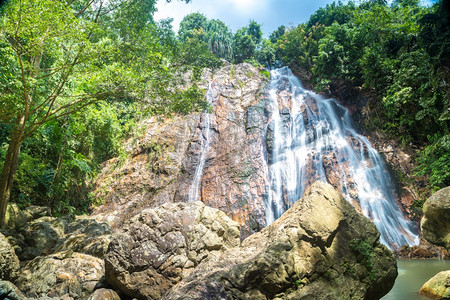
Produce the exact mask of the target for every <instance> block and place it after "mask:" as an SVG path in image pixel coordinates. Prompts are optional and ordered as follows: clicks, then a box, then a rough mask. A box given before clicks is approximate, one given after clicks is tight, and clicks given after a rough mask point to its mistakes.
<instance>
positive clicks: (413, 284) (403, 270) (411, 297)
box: [381, 259, 450, 300]
mask: <svg viewBox="0 0 450 300" xmlns="http://www.w3.org/2000/svg"><path fill="white" fill-rule="evenodd" d="M397 266H398V277H397V279H396V280H395V284H394V287H393V288H392V290H391V291H390V292H389V294H387V295H386V296H384V297H383V298H381V299H382V300H430V298H427V297H424V296H422V295H420V294H419V290H420V288H421V287H422V285H423V284H424V283H425V282H427V281H428V280H429V279H430V278H431V277H433V276H434V275H436V274H437V273H439V272H440V271H444V270H450V261H448V260H447V261H445V260H444V261H443V260H407V259H398V260H397Z"/></svg>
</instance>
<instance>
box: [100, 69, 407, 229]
mask: <svg viewBox="0 0 450 300" xmlns="http://www.w3.org/2000/svg"><path fill="white" fill-rule="evenodd" d="M268 84H269V83H268V80H267V78H265V77H264V76H262V75H261V73H260V70H258V69H256V68H254V67H253V66H251V65H250V64H240V65H229V66H226V67H223V68H222V69H220V70H217V71H214V72H205V73H204V74H203V86H202V88H203V89H205V91H207V99H208V101H209V102H210V103H211V110H210V111H209V112H203V113H193V114H190V115H187V116H176V117H173V118H171V119H166V120H157V119H150V120H147V121H145V122H144V123H143V124H142V128H143V130H142V133H141V134H137V135H136V137H135V138H133V139H130V140H129V141H128V142H127V144H126V153H127V156H126V157H122V158H115V159H112V160H110V161H108V162H106V163H105V165H104V168H103V170H102V172H101V174H100V176H99V177H98V178H97V180H96V182H95V190H94V195H95V197H96V199H98V201H99V203H100V204H101V205H99V206H97V207H96V208H94V209H93V213H94V214H95V215H97V216H98V217H100V218H103V219H107V220H108V221H110V222H112V223H113V225H116V226H119V225H120V224H122V223H123V221H125V220H127V219H129V218H130V217H132V216H133V215H135V214H137V213H138V212H140V211H141V210H142V209H144V208H154V207H157V206H159V205H161V204H164V203H170V202H189V201H197V200H200V201H202V202H203V203H205V204H206V205H208V206H211V207H214V208H218V209H220V210H222V211H223V212H225V213H226V214H227V215H228V216H229V217H231V218H232V219H233V220H235V221H237V222H238V223H239V224H240V225H241V226H242V232H241V235H242V237H246V236H248V235H249V234H251V233H254V232H258V231H260V230H261V229H262V228H264V227H265V226H266V220H269V219H270V218H268V217H267V216H266V212H267V211H268V210H273V209H274V208H273V207H272V206H273V205H272V204H265V201H267V199H269V200H270V199H271V198H270V197H271V195H272V194H273V193H274V189H273V185H274V183H273V180H274V179H273V178H270V179H269V177H270V176H269V175H270V174H269V173H271V174H272V175H273V174H274V172H272V169H271V166H272V165H274V164H276V163H277V162H278V160H280V161H281V160H283V159H284V161H285V163H286V164H287V165H286V167H289V164H293V163H294V162H292V159H290V158H289V157H288V156H286V155H285V156H283V153H284V151H285V150H286V149H287V147H288V146H286V145H281V146H280V145H275V142H274V141H275V136H274V135H275V122H274V121H275V119H276V118H280V119H281V120H278V121H277V122H278V123H279V124H280V125H279V127H280V128H278V129H277V130H278V132H279V134H278V135H280V134H281V136H288V135H287V133H286V132H288V131H289V132H290V131H293V130H294V131H295V128H294V127H295V126H294V125H292V124H293V120H294V119H295V120H297V119H296V118H297V117H296V116H295V114H294V112H293V111H290V110H292V109H293V108H292V107H290V106H291V105H292V102H293V101H294V100H293V99H294V98H295V97H297V96H296V94H295V92H294V90H296V88H293V87H292V86H291V85H290V84H289V83H288V82H285V84H284V85H283V84H282V85H280V86H278V87H276V88H275V89H273V87H271V88H268ZM271 93H276V101H275V102H276V103H278V104H277V105H278V106H279V108H278V109H277V110H276V113H274V111H273V109H274V108H273V105H272V104H270V101H271V100H270V99H272V98H271V97H272V96H273V95H271ZM310 94H311V93H309V92H304V97H305V99H304V101H307V102H308V103H309V104H308V107H306V106H305V105H302V106H299V108H298V109H300V110H303V111H302V117H303V120H304V123H305V124H307V123H311V124H312V125H311V126H313V127H312V128H311V129H307V130H306V131H305V132H304V135H305V136H304V138H305V145H306V146H308V145H310V144H317V145H318V146H317V147H319V146H320V145H322V144H321V141H320V140H319V138H320V137H322V136H325V135H330V136H331V135H333V132H331V131H330V130H331V129H333V128H331V129H330V128H328V129H327V128H322V131H321V132H318V129H317V128H316V127H317V126H319V125H320V124H322V123H323V122H322V121H321V120H319V119H317V120H315V119H314V118H315V116H314V115H315V114H316V113H317V111H318V110H319V104H318V102H317V103H316V101H315V100H314V99H312V100H314V101H312V100H311V99H310V100H311V101H309V100H308V99H309V98H311V97H313V98H314V97H315V96H311V95H310ZM294 96H295V97H294ZM330 103H331V102H330ZM331 104H332V103H331ZM331 104H330V105H331ZM333 105H334V104H333ZM335 106H337V104H336V105H335ZM307 109H308V111H307ZM336 109H338V110H339V111H340V113H344V112H343V111H344V110H345V109H344V108H343V107H340V108H339V107H337V108H336ZM322 110H323V108H322ZM351 111H352V110H350V112H351ZM278 115H279V117H278ZM338 115H339V114H338ZM339 116H340V115H339ZM340 117H341V118H343V117H344V116H340ZM315 122H316V123H317V124H316V123H315ZM349 122H350V121H349ZM316 125H317V126H316ZM322 125H323V124H322ZM293 126H294V127H293ZM314 126H315V127H314ZM292 128H294V129H292ZM296 134H300V135H302V134H303V133H299V132H296ZM302 136H303V135H302ZM278 138H279V137H278ZM330 138H332V137H330ZM345 139H346V142H347V143H348V144H349V145H351V147H353V148H356V150H357V152H361V153H363V154H362V155H363V156H367V153H368V152H370V151H368V149H367V147H364V145H365V144H361V142H359V141H358V140H356V139H355V138H353V139H352V138H351V137H346V138H345ZM286 140H289V139H287V138H286ZM291 144H292V147H295V146H296V143H295V141H294V142H293V141H291ZM376 144H378V143H376ZM308 147H309V146H308ZM360 148H361V149H360ZM377 148H378V149H380V147H377ZM381 148H382V147H381ZM308 149H309V148H308ZM389 149H390V148H389ZM389 149H388V150H389ZM316 150H318V149H315V150H314V151H315V152H314V151H313V152H311V153H306V154H305V155H306V156H307V161H306V162H305V164H306V169H305V171H304V172H303V171H302V172H301V173H302V175H301V176H302V178H301V182H303V183H305V186H304V187H302V190H304V189H306V188H307V187H308V186H309V185H310V184H312V183H313V182H314V181H316V180H319V179H320V180H326V181H328V182H329V183H331V184H332V185H333V186H334V187H335V188H341V186H342V184H343V183H342V182H346V183H347V187H346V191H345V193H346V194H347V195H346V197H347V199H348V200H349V201H352V204H353V205H354V206H355V207H356V208H357V210H360V211H362V208H361V204H360V202H359V195H358V191H357V189H356V185H357V184H356V181H355V177H354V174H353V175H352V174H350V173H351V172H350V171H351V170H352V169H354V168H353V167H352V166H351V164H350V161H349V160H348V161H346V159H344V158H343V157H341V156H342V155H341V156H340V155H339V152H336V151H334V150H333V149H332V148H330V149H328V150H327V151H328V152H327V153H325V154H324V155H323V156H320V155H319V154H318V151H316ZM388 150H386V151H388ZM274 151H276V152H277V153H278V155H279V157H277V158H276V159H275V160H277V161H274V157H273V155H274V154H273V153H274ZM305 151H306V150H305ZM386 151H384V152H385V156H386V158H388V159H390V157H391V156H392V157H393V158H391V159H390V161H394V160H395V161H396V160H398V159H397V158H398V157H399V155H398V153H397V151H393V152H394V153H392V155H391V156H389V155H388V153H387V152H386ZM301 155H303V154H301ZM283 157H284V158H283ZM367 164H368V165H369V166H370V163H367ZM318 166H319V167H320V168H322V169H323V172H322V173H323V174H322V173H321V172H318V171H317V167H318ZM353 173H354V172H353ZM280 174H282V172H281V173H280ZM272 177H273V176H272ZM284 177H286V176H285V175H280V178H278V179H276V178H275V180H278V181H279V183H280V184H279V186H280V188H279V189H277V190H276V191H277V193H278V194H280V195H282V197H281V198H282V199H281V201H282V202H283V203H284V206H283V205H281V206H283V208H284V209H283V211H284V210H286V209H287V208H289V207H290V206H291V205H292V204H293V203H294V202H295V201H296V200H298V198H299V197H300V196H301V193H299V196H297V195H296V196H295V197H293V198H295V199H288V197H287V196H286V195H287V194H289V193H291V191H290V190H289V188H292V187H290V186H289V187H288V186H287V185H286V184H284V182H285V181H286V178H284ZM296 180H297V182H299V180H300V179H299V178H296ZM291 181H292V180H291ZM354 182H355V183H354ZM278 190H279V191H278ZM291 194H292V193H291ZM272 198H273V195H272ZM291 198H292V197H291ZM267 202H268V203H272V202H270V201H267ZM266 205H268V207H266ZM279 215H281V212H280V213H279V214H278V215H277V216H276V217H279ZM272 219H273V218H272ZM272 219H270V220H269V221H273V220H272Z"/></svg>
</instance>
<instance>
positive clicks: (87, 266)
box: [15, 251, 104, 299]
mask: <svg viewBox="0 0 450 300" xmlns="http://www.w3.org/2000/svg"><path fill="white" fill-rule="evenodd" d="M103 276H104V262H103V260H101V259H99V258H96V257H93V256H90V255H87V254H81V253H76V252H70V251H66V252H59V253H56V254H52V255H49V256H40V257H36V258H35V259H33V260H32V261H30V262H29V263H27V264H26V265H25V266H24V267H23V268H22V269H21V274H20V275H19V277H18V279H17V280H16V281H15V283H16V286H17V287H18V288H19V289H20V290H21V291H22V292H23V293H24V294H25V295H26V296H28V297H32V298H38V297H44V298H45V297H49V298H52V297H58V298H64V297H66V298H68V297H71V298H74V299H87V298H88V297H89V295H91V294H92V292H93V291H94V287H95V286H96V284H97V283H98V282H99V281H100V280H101V278H102V277H103Z"/></svg>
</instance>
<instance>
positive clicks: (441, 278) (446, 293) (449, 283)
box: [419, 270, 450, 300]
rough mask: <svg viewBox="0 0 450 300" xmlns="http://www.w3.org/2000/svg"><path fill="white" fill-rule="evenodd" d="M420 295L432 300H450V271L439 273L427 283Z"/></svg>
mask: <svg viewBox="0 0 450 300" xmlns="http://www.w3.org/2000/svg"><path fill="white" fill-rule="evenodd" d="M419 293H421V294H422V295H424V296H427V297H429V298H432V299H439V300H440V299H450V270H448V271H442V272H439V273H438V274H436V275H435V276H434V277H433V278H431V279H430V280H428V281H427V282H425V284H424V285H423V286H422V288H421V289H420V291H419Z"/></svg>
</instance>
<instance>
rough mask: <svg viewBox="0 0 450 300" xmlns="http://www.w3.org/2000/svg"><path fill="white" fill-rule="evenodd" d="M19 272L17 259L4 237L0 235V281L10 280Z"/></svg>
mask: <svg viewBox="0 0 450 300" xmlns="http://www.w3.org/2000/svg"><path fill="white" fill-rule="evenodd" d="M18 270H19V258H18V257H17V255H16V253H15V252H14V249H13V247H12V246H11V245H10V244H9V242H8V240H7V239H6V237H5V236H4V235H3V234H1V233H0V279H3V280H12V279H14V278H15V277H16V275H17V271H18Z"/></svg>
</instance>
